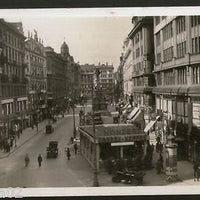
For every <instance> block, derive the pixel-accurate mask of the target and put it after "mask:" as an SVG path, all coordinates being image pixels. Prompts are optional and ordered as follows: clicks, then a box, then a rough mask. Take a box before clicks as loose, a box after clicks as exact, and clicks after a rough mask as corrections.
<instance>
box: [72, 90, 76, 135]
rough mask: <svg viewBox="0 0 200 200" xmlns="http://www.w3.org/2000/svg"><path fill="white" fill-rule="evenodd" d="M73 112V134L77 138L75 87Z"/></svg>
mask: <svg viewBox="0 0 200 200" xmlns="http://www.w3.org/2000/svg"><path fill="white" fill-rule="evenodd" d="M72 112H73V136H74V138H76V121H75V120H76V119H75V92H74V88H73V102H72Z"/></svg>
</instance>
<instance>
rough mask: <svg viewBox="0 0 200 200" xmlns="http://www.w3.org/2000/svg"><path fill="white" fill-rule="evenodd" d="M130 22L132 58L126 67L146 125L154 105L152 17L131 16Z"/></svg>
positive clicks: (135, 99)
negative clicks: (131, 26)
mask: <svg viewBox="0 0 200 200" xmlns="http://www.w3.org/2000/svg"><path fill="white" fill-rule="evenodd" d="M132 24H133V29H132V30H131V32H130V33H129V35H128V37H129V40H130V41H131V42H132V58H131V59H130V61H129V63H130V64H129V65H127V67H129V68H131V69H129V73H130V76H132V84H133V85H132V87H131V89H132V91H131V92H132V94H133V98H134V104H135V105H137V106H139V107H141V108H142V109H143V111H144V119H145V124H146V125H147V124H148V122H149V121H150V120H151V117H152V116H151V115H152V114H151V113H152V108H153V107H154V105H155V96H154V94H153V93H152V90H153V86H155V79H154V75H153V66H154V42H153V17H133V18H132ZM129 51H130V50H129ZM129 51H128V52H129ZM126 54H128V53H126ZM125 58H126V56H125ZM127 71H128V70H127ZM124 77H125V76H124ZM124 84H125V80H124Z"/></svg>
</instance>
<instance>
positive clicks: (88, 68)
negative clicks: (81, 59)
mask: <svg viewBox="0 0 200 200" xmlns="http://www.w3.org/2000/svg"><path fill="white" fill-rule="evenodd" d="M94 70H95V65H89V64H85V65H81V92H82V94H83V95H85V96H87V98H91V95H92V85H93V77H94V72H95V71H94Z"/></svg>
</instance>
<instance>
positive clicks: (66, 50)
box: [61, 42, 69, 56]
mask: <svg viewBox="0 0 200 200" xmlns="http://www.w3.org/2000/svg"><path fill="white" fill-rule="evenodd" d="M61 54H62V55H63V56H66V55H68V54H69V47H68V46H67V44H66V42H63V44H62V46H61Z"/></svg>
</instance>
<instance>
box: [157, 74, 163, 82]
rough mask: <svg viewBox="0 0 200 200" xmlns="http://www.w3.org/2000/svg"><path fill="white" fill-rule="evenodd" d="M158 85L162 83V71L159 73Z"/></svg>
mask: <svg viewBox="0 0 200 200" xmlns="http://www.w3.org/2000/svg"><path fill="white" fill-rule="evenodd" d="M157 85H162V73H161V72H158V73H157Z"/></svg>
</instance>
